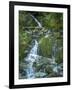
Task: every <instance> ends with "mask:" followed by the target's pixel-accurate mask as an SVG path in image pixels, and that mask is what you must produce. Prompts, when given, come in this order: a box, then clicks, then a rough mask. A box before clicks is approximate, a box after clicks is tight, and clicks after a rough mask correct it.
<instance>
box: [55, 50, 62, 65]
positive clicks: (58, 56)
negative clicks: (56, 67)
mask: <svg viewBox="0 0 72 90" xmlns="http://www.w3.org/2000/svg"><path fill="white" fill-rule="evenodd" d="M55 61H56V63H58V64H60V63H63V50H62V49H61V50H59V51H58V52H57V53H56V60H55Z"/></svg>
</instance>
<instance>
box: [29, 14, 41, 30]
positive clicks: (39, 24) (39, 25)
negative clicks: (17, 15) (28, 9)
mask: <svg viewBox="0 0 72 90" xmlns="http://www.w3.org/2000/svg"><path fill="white" fill-rule="evenodd" d="M31 17H32V18H33V19H34V20H35V22H36V23H37V24H38V27H39V28H42V25H41V23H40V22H39V21H38V20H37V19H36V18H35V17H34V16H33V15H32V14H31Z"/></svg>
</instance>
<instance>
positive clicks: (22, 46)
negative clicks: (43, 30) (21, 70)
mask: <svg viewBox="0 0 72 90" xmlns="http://www.w3.org/2000/svg"><path fill="white" fill-rule="evenodd" d="M30 42H31V37H30V36H29V35H28V34H27V33H24V31H20V33H19V60H23V59H24V56H26V54H25V50H27V49H28V47H29V43H30Z"/></svg>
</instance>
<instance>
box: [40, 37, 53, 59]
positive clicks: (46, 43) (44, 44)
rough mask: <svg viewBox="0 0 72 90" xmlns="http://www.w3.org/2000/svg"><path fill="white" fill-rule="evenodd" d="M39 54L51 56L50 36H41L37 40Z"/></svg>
mask: <svg viewBox="0 0 72 90" xmlns="http://www.w3.org/2000/svg"><path fill="white" fill-rule="evenodd" d="M39 48H40V50H39V54H40V55H42V56H44V57H52V39H51V38H50V37H43V38H41V39H40V42H39Z"/></svg>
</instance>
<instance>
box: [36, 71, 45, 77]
mask: <svg viewBox="0 0 72 90" xmlns="http://www.w3.org/2000/svg"><path fill="white" fill-rule="evenodd" d="M35 77H36V78H43V77H46V73H44V72H37V73H36V74H35Z"/></svg>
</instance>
